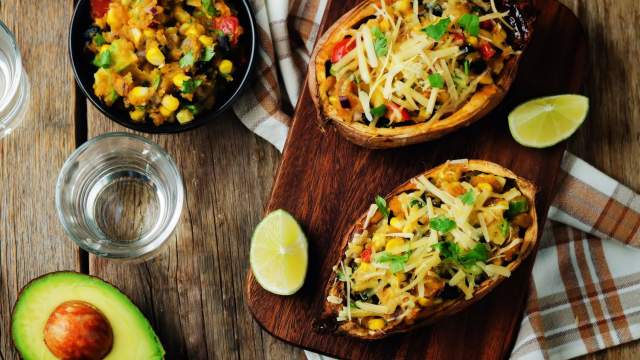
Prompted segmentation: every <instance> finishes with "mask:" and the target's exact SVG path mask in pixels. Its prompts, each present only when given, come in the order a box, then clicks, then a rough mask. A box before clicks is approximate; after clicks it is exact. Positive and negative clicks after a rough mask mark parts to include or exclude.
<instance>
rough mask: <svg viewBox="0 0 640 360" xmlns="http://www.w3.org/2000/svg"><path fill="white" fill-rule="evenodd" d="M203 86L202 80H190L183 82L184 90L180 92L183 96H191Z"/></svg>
mask: <svg viewBox="0 0 640 360" xmlns="http://www.w3.org/2000/svg"><path fill="white" fill-rule="evenodd" d="M200 85H202V80H200V79H195V80H194V79H188V80H185V81H183V82H182V89H180V91H181V92H182V93H183V94H191V93H193V92H194V91H196V89H197V88H198V86H200Z"/></svg>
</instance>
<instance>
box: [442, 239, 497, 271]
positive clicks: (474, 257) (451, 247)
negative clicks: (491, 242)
mask: <svg viewBox="0 0 640 360" xmlns="http://www.w3.org/2000/svg"><path fill="white" fill-rule="evenodd" d="M433 247H434V248H435V249H437V250H438V251H439V252H440V256H441V257H442V258H443V260H446V261H451V262H454V263H457V264H460V265H462V266H464V267H471V266H474V265H475V264H476V262H478V261H480V262H485V261H487V259H488V258H489V249H488V248H487V246H486V245H485V244H476V245H475V246H474V247H473V249H471V250H469V251H467V252H466V253H464V254H463V253H462V249H460V246H459V245H458V244H456V243H453V242H449V241H446V242H440V243H437V244H435V245H433Z"/></svg>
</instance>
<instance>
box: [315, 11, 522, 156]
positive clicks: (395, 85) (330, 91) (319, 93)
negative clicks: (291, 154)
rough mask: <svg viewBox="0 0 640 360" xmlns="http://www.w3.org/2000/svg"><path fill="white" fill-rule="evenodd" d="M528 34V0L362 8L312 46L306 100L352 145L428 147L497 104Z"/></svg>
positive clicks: (515, 67) (340, 21)
mask: <svg viewBox="0 0 640 360" xmlns="http://www.w3.org/2000/svg"><path fill="white" fill-rule="evenodd" d="M532 25H533V16H532V15H531V9H530V7H529V5H528V1H526V0H525V1H518V0H456V1H451V0H382V1H381V0H367V1H364V2H363V3H361V4H360V5H358V6H356V7H355V8H354V9H352V10H351V11H349V12H348V13H346V14H345V15H344V16H342V17H341V18H340V19H339V20H338V21H337V22H336V23H335V24H334V25H333V26H332V27H331V28H330V29H329V30H327V32H326V33H325V35H324V36H323V37H322V38H321V39H320V40H319V41H318V44H317V45H316V50H315V52H314V55H313V56H312V62H311V64H310V66H309V76H308V79H309V88H310V91H311V95H312V98H313V100H314V102H315V104H316V106H317V107H318V108H319V110H320V111H319V112H320V113H321V114H322V116H323V117H324V118H328V119H330V120H331V121H332V122H333V123H334V125H335V126H336V128H337V129H338V131H339V132H340V133H341V134H342V135H343V136H345V137H346V138H347V139H349V140H350V141H352V142H354V143H356V144H358V145H361V146H365V147H369V148H390V147H399V146H404V145H409V144H415V143H419V142H424V141H428V140H431V139H435V138H437V137H440V136H442V135H444V134H446V133H448V132H451V131H453V130H455V129H457V128H460V127H462V126H465V125H468V124H470V123H472V122H474V121H476V120H478V119H479V118H481V117H482V116H484V115H485V114H487V113H488V112H490V111H491V110H492V109H493V108H495V107H496V106H497V105H498V104H499V103H500V101H501V100H502V99H503V97H504V96H505V94H506V92H507V91H508V89H509V87H510V85H511V83H512V81H513V80H514V78H515V76H516V73H517V68H518V62H519V60H520V57H521V55H522V51H523V50H524V48H525V46H526V45H527V43H528V42H529V39H530V36H531V31H532Z"/></svg>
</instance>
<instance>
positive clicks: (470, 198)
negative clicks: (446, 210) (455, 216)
mask: <svg viewBox="0 0 640 360" xmlns="http://www.w3.org/2000/svg"><path fill="white" fill-rule="evenodd" d="M459 198H460V200H461V201H462V203H463V204H465V205H473V203H474V202H475V201H476V193H475V191H473V189H469V191H467V192H466V193H464V195H460V196H459Z"/></svg>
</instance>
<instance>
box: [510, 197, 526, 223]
mask: <svg viewBox="0 0 640 360" xmlns="http://www.w3.org/2000/svg"><path fill="white" fill-rule="evenodd" d="M528 210H529V202H528V201H527V199H526V198H525V197H524V196H518V197H516V198H515V199H513V200H511V201H509V210H507V211H506V212H505V216H506V217H509V218H511V217H514V216H516V215H518V214H521V213H523V212H526V211H528Z"/></svg>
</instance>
